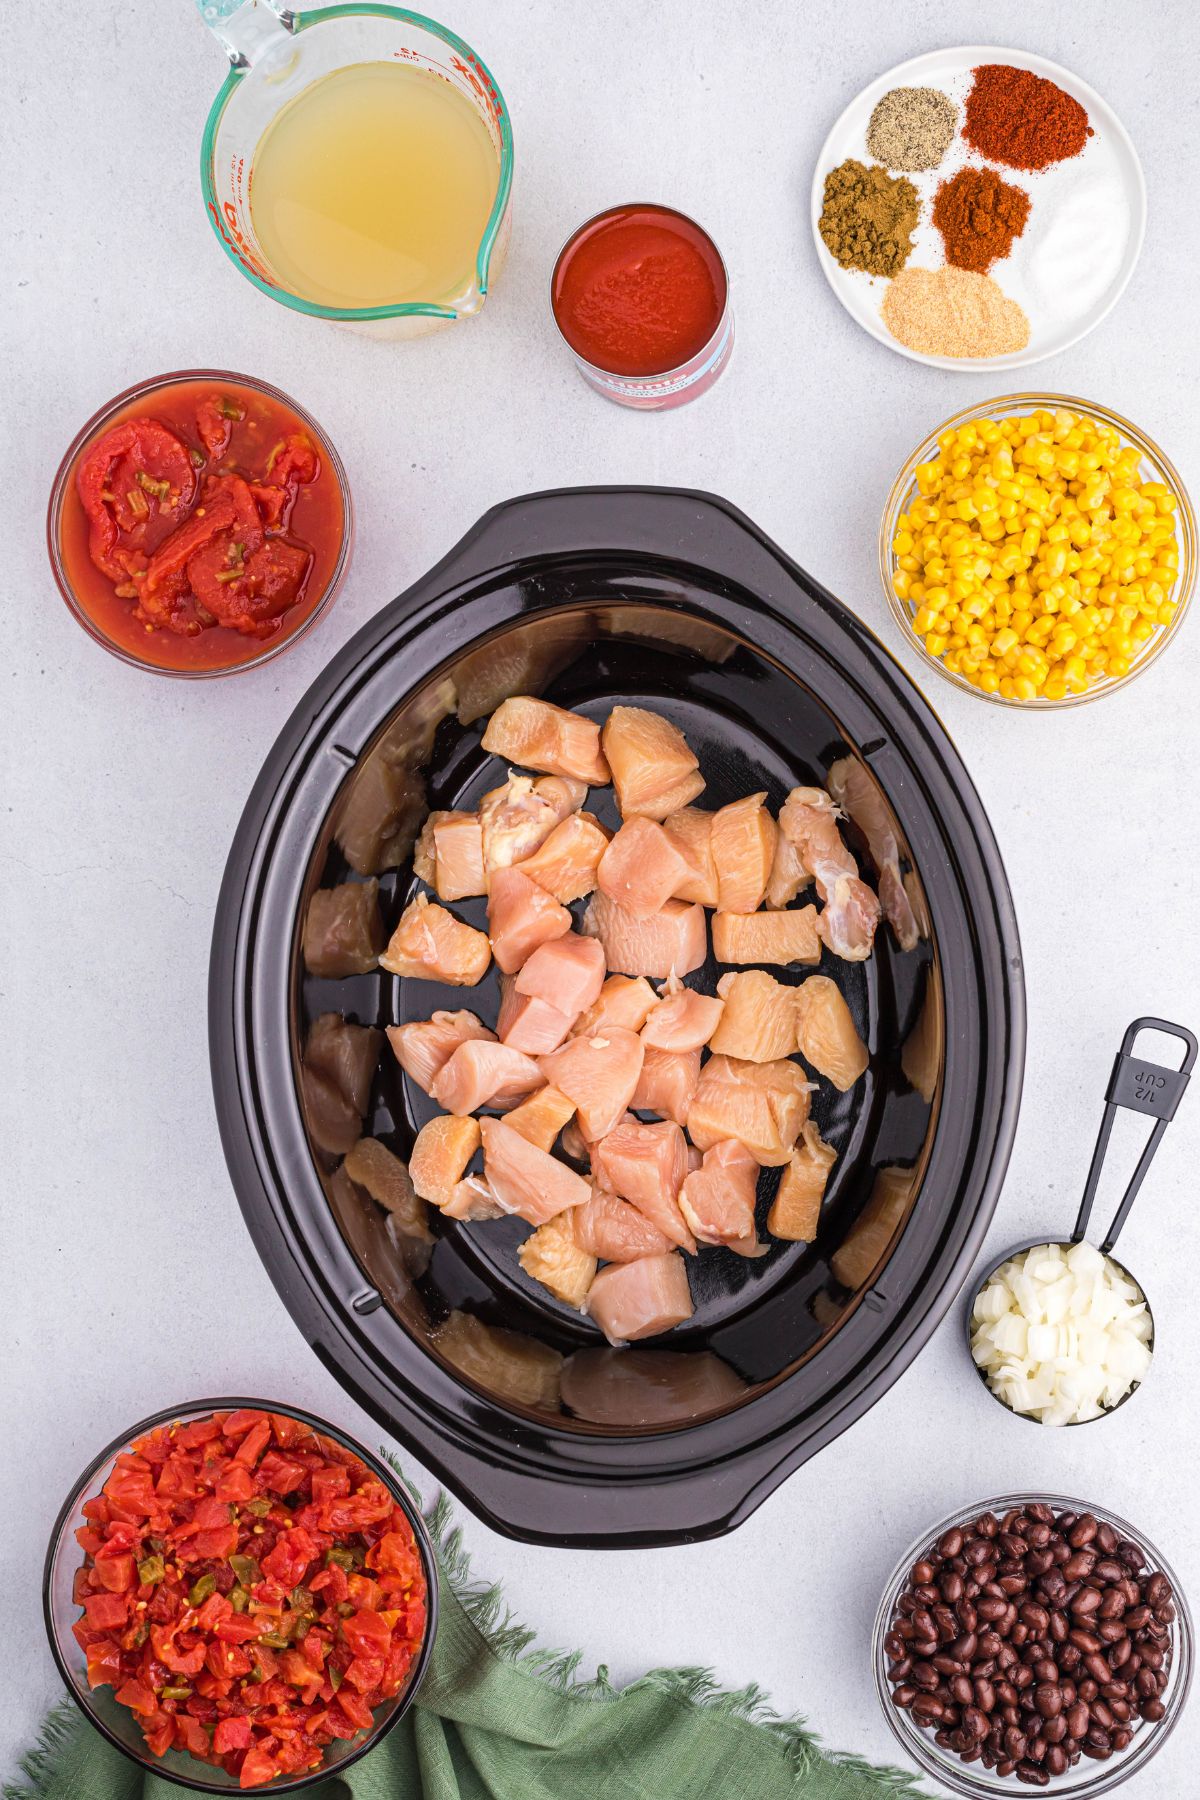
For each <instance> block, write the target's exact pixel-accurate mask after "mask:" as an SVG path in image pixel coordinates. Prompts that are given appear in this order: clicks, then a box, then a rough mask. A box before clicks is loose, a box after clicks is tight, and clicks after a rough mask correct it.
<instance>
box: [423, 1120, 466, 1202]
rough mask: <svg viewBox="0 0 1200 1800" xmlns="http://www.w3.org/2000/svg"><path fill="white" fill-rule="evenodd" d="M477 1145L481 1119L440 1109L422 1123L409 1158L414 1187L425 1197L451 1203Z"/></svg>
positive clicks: (431, 1200) (434, 1200)
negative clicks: (461, 1117)
mask: <svg viewBox="0 0 1200 1800" xmlns="http://www.w3.org/2000/svg"><path fill="white" fill-rule="evenodd" d="M478 1148H479V1121H478V1119H458V1118H455V1117H454V1116H453V1115H452V1114H450V1113H440V1114H439V1115H438V1117H437V1118H436V1119H430V1120H429V1121H428V1122H427V1123H426V1124H424V1125H422V1127H421V1129H420V1131H418V1133H417V1137H416V1142H415V1143H414V1144H413V1147H412V1155H411V1156H410V1157H409V1159H408V1172H409V1175H410V1176H411V1178H412V1184H413V1187H414V1188H415V1189H416V1191H417V1193H418V1194H420V1196H421V1198H422V1200H428V1201H430V1202H431V1203H432V1204H433V1205H434V1206H448V1205H449V1204H450V1202H451V1200H453V1198H454V1190H455V1188H456V1187H457V1186H458V1184H459V1182H460V1181H461V1180H462V1178H463V1176H464V1175H465V1173H466V1169H467V1164H468V1163H469V1162H470V1160H471V1158H472V1157H473V1156H474V1154H475V1152H476V1151H477V1150H478Z"/></svg>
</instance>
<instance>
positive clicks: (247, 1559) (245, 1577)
mask: <svg viewBox="0 0 1200 1800" xmlns="http://www.w3.org/2000/svg"><path fill="white" fill-rule="evenodd" d="M229 1566H230V1568H231V1569H232V1570H233V1572H234V1574H235V1575H236V1576H237V1578H238V1582H239V1584H240V1585H241V1586H242V1587H244V1588H252V1587H254V1586H255V1585H256V1584H257V1583H258V1582H260V1581H261V1580H262V1570H261V1569H260V1568H259V1566H258V1564H257V1563H256V1562H255V1560H254V1558H253V1557H252V1556H231V1557H230V1559H229Z"/></svg>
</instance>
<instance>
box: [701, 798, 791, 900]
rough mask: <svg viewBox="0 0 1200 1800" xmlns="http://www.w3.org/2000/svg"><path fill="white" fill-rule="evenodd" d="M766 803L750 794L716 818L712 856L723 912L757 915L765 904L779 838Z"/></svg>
mask: <svg viewBox="0 0 1200 1800" xmlns="http://www.w3.org/2000/svg"><path fill="white" fill-rule="evenodd" d="M766 799H767V796H766V794H765V793H762V794H747V795H746V797H745V798H744V799H742V800H735V801H734V802H733V804H732V805H731V806H723V807H722V808H721V810H720V811H719V812H717V813H714V814H713V822H712V854H713V861H714V862H715V863H716V865H717V904H718V905H719V907H720V909H721V911H722V912H726V913H752V912H757V910H758V908H759V907H760V906H761V905H762V903H763V895H764V894H765V893H766V891H767V882H768V880H769V879H770V875H771V866H772V864H773V862H774V859H775V839H776V836H777V835H778V834H777V831H776V826H775V821H774V819H773V818H772V817H771V815H770V813H769V812H768V811H767V807H766Z"/></svg>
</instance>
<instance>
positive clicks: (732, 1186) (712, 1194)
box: [679, 1138, 765, 1256]
mask: <svg viewBox="0 0 1200 1800" xmlns="http://www.w3.org/2000/svg"><path fill="white" fill-rule="evenodd" d="M757 1193H758V1164H757V1162H756V1161H755V1159H754V1157H753V1156H752V1155H751V1154H750V1152H749V1150H747V1148H746V1146H745V1144H742V1143H739V1141H738V1140H737V1138H726V1139H724V1140H723V1141H722V1142H721V1143H717V1144H714V1145H713V1146H712V1148H711V1150H707V1151H706V1152H705V1154H704V1161H703V1163H702V1164H701V1166H700V1168H699V1169H697V1170H695V1171H694V1172H693V1173H692V1174H690V1175H688V1176H687V1177H686V1178H685V1179H684V1183H683V1186H682V1188H681V1189H680V1194H679V1206H680V1210H681V1212H682V1213H683V1216H684V1218H685V1219H686V1220H687V1222H688V1224H689V1226H690V1227H691V1229H692V1231H693V1232H694V1233H695V1234H696V1236H697V1237H698V1238H699V1239H700V1241H701V1242H702V1243H705V1244H724V1245H725V1246H726V1248H727V1249H729V1250H734V1251H736V1252H737V1254H738V1255H739V1256H762V1255H764V1254H765V1246H764V1245H761V1244H760V1243H759V1242H758V1235H757V1232H756V1231H755V1228H754V1203H755V1199H756V1196H757Z"/></svg>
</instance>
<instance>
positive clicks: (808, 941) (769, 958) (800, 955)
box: [712, 906, 821, 968]
mask: <svg viewBox="0 0 1200 1800" xmlns="http://www.w3.org/2000/svg"><path fill="white" fill-rule="evenodd" d="M712 942H713V955H714V956H715V957H716V959H717V961H718V962H725V963H777V964H778V965H779V966H780V967H781V968H784V967H787V965H788V964H790V963H819V962H820V960H821V939H820V936H819V935H818V932H817V909H816V907H815V906H804V907H801V908H800V910H799V911H798V912H797V911H791V912H761V913H722V912H719V913H715V914H714V915H713V922H712Z"/></svg>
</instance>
